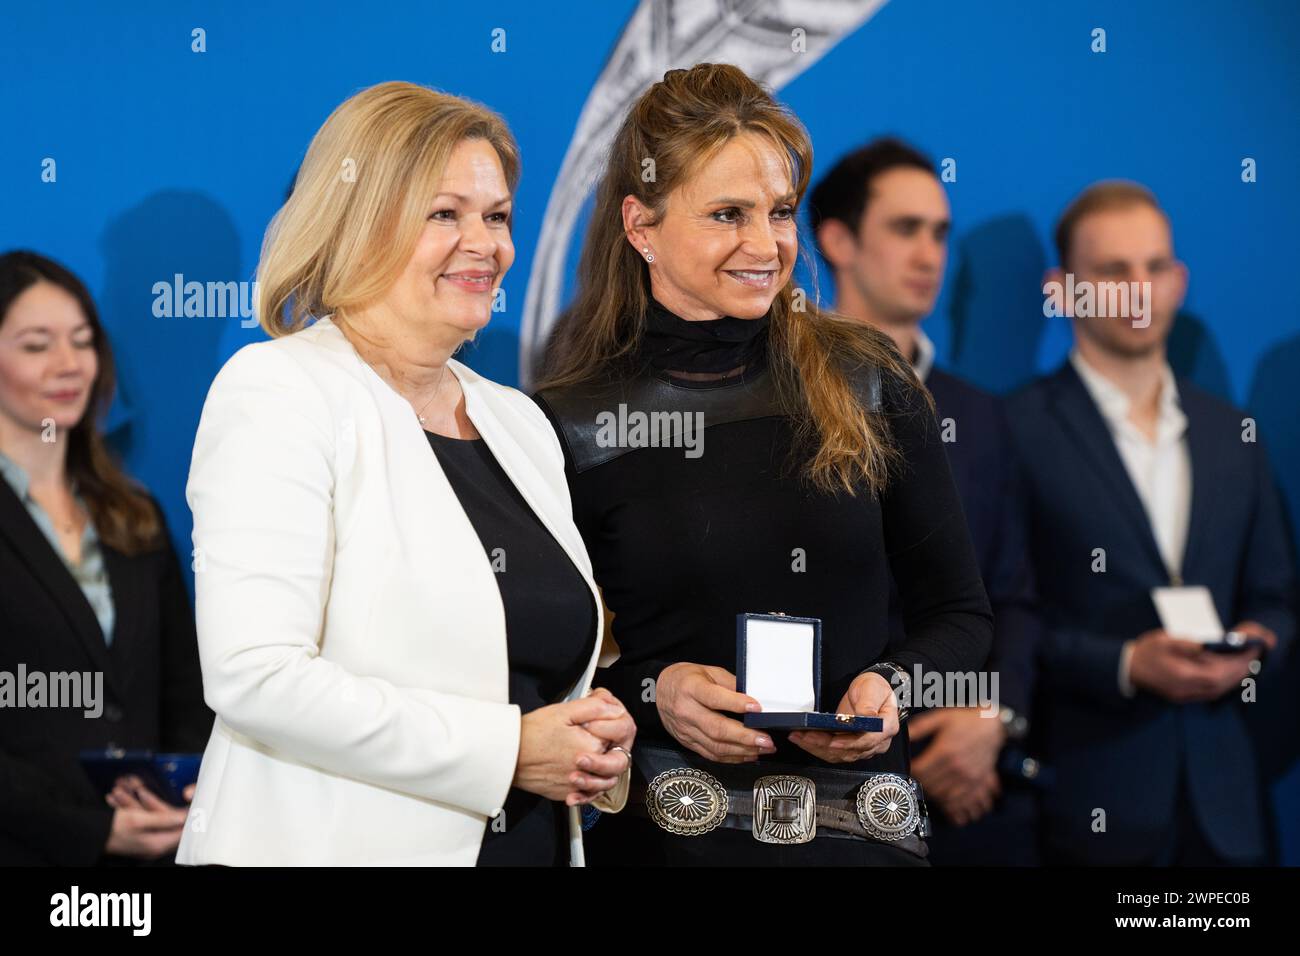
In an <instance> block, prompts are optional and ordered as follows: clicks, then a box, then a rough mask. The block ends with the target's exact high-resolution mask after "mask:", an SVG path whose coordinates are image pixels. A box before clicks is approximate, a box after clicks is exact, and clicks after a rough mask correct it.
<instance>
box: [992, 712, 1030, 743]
mask: <svg viewBox="0 0 1300 956" xmlns="http://www.w3.org/2000/svg"><path fill="white" fill-rule="evenodd" d="M998 720H1000V721H1001V722H1002V729H1003V730H1005V731H1006V732H1007V740H1024V739H1025V737H1027V736H1028V735H1029V718H1027V717H1025V716H1024V715H1023V714H1017V713H1016V712H1015V711H1014V710H1012V709H1011V708H1010V707H1005V706H1004V707H1000V708H998Z"/></svg>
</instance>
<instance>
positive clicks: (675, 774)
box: [645, 767, 731, 836]
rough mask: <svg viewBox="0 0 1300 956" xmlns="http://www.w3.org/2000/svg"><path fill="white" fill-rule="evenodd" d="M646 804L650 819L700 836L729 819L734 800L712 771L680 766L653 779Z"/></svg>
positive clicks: (680, 833) (675, 830) (677, 831)
mask: <svg viewBox="0 0 1300 956" xmlns="http://www.w3.org/2000/svg"><path fill="white" fill-rule="evenodd" d="M645 803H646V810H647V811H648V812H649V814H650V819H651V820H653V821H654V822H655V823H656V824H658V825H659V826H660V827H661V828H663V829H665V830H667V831H668V832H669V833H675V834H677V835H678V836H700V835H702V834H705V833H708V832H709V831H710V830H713V829H715V828H716V827H718V826H719V825H720V824H721V823H722V821H723V820H725V819H726V818H727V811H728V809H729V808H730V805H731V799H730V798H729V797H728V796H727V789H726V787H724V786H723V785H722V784H721V783H719V782H718V780H717V778H716V777H714V776H713V775H712V774H708V773H705V772H704V771H703V770H694V769H692V768H690V767H679V768H677V769H674V770H665V771H664V772H663V773H661V774H659V776H657V777H655V778H654V779H653V780H651V781H650V786H649V787H648V788H647V789H646V795H645Z"/></svg>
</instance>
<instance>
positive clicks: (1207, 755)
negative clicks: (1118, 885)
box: [1008, 362, 1295, 864]
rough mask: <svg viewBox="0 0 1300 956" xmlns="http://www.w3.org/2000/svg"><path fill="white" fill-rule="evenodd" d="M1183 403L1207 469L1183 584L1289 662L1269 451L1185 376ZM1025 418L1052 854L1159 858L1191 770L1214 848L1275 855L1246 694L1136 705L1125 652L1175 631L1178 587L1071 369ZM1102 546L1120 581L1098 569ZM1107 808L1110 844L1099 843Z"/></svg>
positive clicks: (1194, 509)
mask: <svg viewBox="0 0 1300 956" xmlns="http://www.w3.org/2000/svg"><path fill="white" fill-rule="evenodd" d="M1178 391H1179V396H1180V399H1181V403H1182V408H1183V412H1184V414H1185V415H1186V416H1187V419H1188V430H1187V442H1188V447H1189V451H1190V456H1191V464H1192V503H1191V515H1190V524H1189V528H1188V540H1187V546H1186V551H1185V554H1184V559H1183V566H1182V578H1183V581H1184V583H1187V584H1199V585H1204V586H1206V587H1207V588H1209V590H1210V593H1211V594H1212V595H1213V598H1214V603H1215V606H1216V608H1217V610H1218V612H1219V616H1220V617H1221V618H1222V620H1223V623H1224V626H1226V627H1231V626H1232V625H1233V624H1235V623H1236V622H1238V621H1240V620H1244V619H1247V618H1250V619H1254V620H1257V621H1259V622H1261V623H1262V624H1264V625H1266V626H1268V627H1270V628H1272V629H1273V630H1274V631H1275V632H1277V635H1278V639H1279V641H1280V650H1285V648H1286V646H1287V645H1288V644H1289V643H1290V642H1291V640H1292V637H1293V634H1294V630H1295V621H1294V618H1293V615H1292V611H1291V606H1290V601H1291V598H1292V593H1293V589H1294V571H1293V566H1292V561H1291V552H1290V547H1289V542H1288V540H1287V537H1286V534H1287V533H1286V531H1285V527H1284V524H1283V521H1282V512H1281V506H1280V502H1279V498H1278V494H1277V490H1276V487H1275V485H1274V483H1273V479H1272V475H1271V473H1270V470H1269V467H1268V459H1267V455H1266V453H1265V451H1264V448H1263V446H1262V445H1261V444H1260V443H1259V442H1248V441H1243V440H1242V432H1243V426H1242V420H1243V418H1245V417H1246V416H1245V415H1244V413H1242V412H1241V411H1239V410H1237V409H1235V408H1233V407H1232V406H1230V405H1228V404H1226V403H1224V402H1222V401H1220V400H1218V399H1216V398H1214V397H1212V396H1210V395H1209V394H1207V393H1205V392H1203V391H1201V390H1200V389H1198V388H1196V387H1195V386H1194V385H1193V384H1191V383H1190V382H1188V381H1186V380H1184V379H1179V380H1178ZM1008 417H1009V424H1010V428H1011V435H1012V439H1013V442H1014V445H1015V448H1016V451H1017V457H1018V459H1019V462H1020V464H1021V466H1022V469H1023V477H1024V480H1025V487H1026V493H1027V496H1028V502H1029V507H1030V549H1031V554H1032V557H1033V561H1034V565H1035V575H1036V585H1037V589H1038V592H1039V594H1040V597H1041V602H1042V611H1043V614H1044V623H1045V627H1046V633H1045V636H1044V642H1043V657H1042V663H1043V670H1042V674H1041V684H1042V685H1043V686H1042V691H1043V693H1042V694H1041V695H1040V698H1039V702H1038V707H1037V710H1036V714H1037V716H1038V725H1039V729H1040V730H1041V731H1042V733H1043V741H1044V745H1045V747H1046V754H1045V756H1046V759H1047V760H1048V761H1049V762H1050V763H1051V764H1052V766H1053V767H1054V769H1055V772H1056V776H1055V786H1054V787H1052V788H1051V789H1050V790H1049V792H1048V794H1047V797H1046V800H1045V804H1044V811H1045V816H1046V820H1045V823H1046V837H1047V843H1048V847H1049V849H1050V850H1051V851H1054V855H1056V856H1057V857H1058V858H1061V859H1065V860H1073V861H1077V862H1086V863H1102V864H1128V863H1141V862H1146V861H1149V860H1151V859H1153V858H1154V857H1155V856H1156V855H1157V854H1158V853H1159V852H1160V850H1161V849H1162V846H1163V841H1164V840H1165V839H1167V837H1168V834H1169V828H1170V826H1171V825H1172V822H1173V821H1174V819H1175V813H1174V810H1175V801H1176V800H1178V799H1180V798H1179V774H1180V769H1182V770H1185V775H1186V782H1185V786H1186V789H1187V796H1186V799H1187V800H1188V802H1189V803H1190V805H1191V806H1190V808H1189V809H1190V810H1191V811H1192V812H1193V813H1194V816H1195V819H1196V820H1197V822H1198V823H1199V824H1200V828H1201V830H1202V832H1203V833H1204V835H1205V838H1206V839H1207V840H1208V841H1209V843H1210V845H1211V846H1212V848H1213V849H1214V850H1215V851H1217V852H1218V853H1219V854H1220V855H1222V856H1223V857H1226V858H1228V859H1230V860H1239V861H1252V860H1259V859H1262V858H1264V857H1265V855H1266V851H1267V847H1266V839H1265V832H1264V825H1263V824H1264V813H1263V809H1262V808H1263V798H1264V794H1263V788H1262V786H1261V783H1260V780H1259V772H1258V770H1259V768H1258V766H1257V761H1256V757H1255V748H1254V742H1253V741H1252V740H1251V736H1250V733H1249V732H1248V730H1247V726H1246V722H1245V720H1244V709H1245V707H1246V706H1247V705H1246V704H1245V703H1243V701H1242V700H1241V694H1240V693H1229V694H1227V695H1225V696H1224V697H1222V698H1221V699H1219V700H1217V701H1214V702H1211V703H1204V704H1202V703H1197V704H1181V705H1180V704H1174V703H1171V702H1169V701H1166V700H1164V699H1163V698H1160V697H1157V696H1155V695H1153V694H1150V693H1147V692H1145V691H1142V690H1139V691H1138V692H1137V695H1136V696H1135V697H1133V698H1127V697H1125V696H1123V695H1122V694H1121V693H1120V689H1119V684H1118V673H1119V658H1120V648H1121V646H1122V644H1123V642H1124V641H1126V640H1128V639H1130V638H1134V637H1137V636H1138V635H1139V634H1141V633H1143V632H1144V631H1147V630H1150V629H1152V628H1156V627H1159V626H1160V621H1159V618H1158V616H1157V615H1156V611H1155V607H1154V606H1153V604H1152V602H1151V598H1150V591H1151V588H1153V587H1156V586H1162V585H1168V584H1170V583H1171V582H1170V580H1169V576H1168V573H1167V571H1166V569H1165V566H1164V562H1163V561H1162V560H1161V557H1160V552H1159V549H1158V547H1157V545H1156V541H1155V538H1154V535H1153V533H1152V530H1151V526H1150V524H1149V522H1148V520H1147V517H1146V512H1145V510H1144V509H1143V507H1142V502H1141V499H1140V498H1139V497H1138V493H1137V490H1136V489H1135V488H1134V486H1133V484H1132V482H1131V481H1130V480H1129V477H1128V473H1127V471H1126V470H1125V468H1124V464H1123V460H1122V459H1121V458H1120V455H1119V451H1118V449H1117V448H1116V447H1115V444H1114V441H1113V440H1112V438H1111V435H1110V431H1109V429H1108V428H1107V425H1106V423H1105V420H1104V419H1103V418H1102V415H1101V412H1100V411H1099V410H1098V409H1097V407H1096V405H1095V404H1094V403H1093V401H1092V397H1091V395H1090V394H1089V393H1088V391H1087V389H1086V387H1085V386H1084V384H1083V382H1082V381H1081V380H1080V379H1079V377H1078V375H1077V374H1076V373H1075V371H1074V368H1073V367H1072V366H1071V365H1070V364H1069V362H1066V363H1065V364H1064V365H1063V366H1062V367H1061V368H1060V369H1059V370H1058V371H1056V372H1055V373H1053V374H1052V375H1050V376H1047V377H1046V378H1043V379H1040V380H1038V381H1037V382H1034V383H1032V384H1031V385H1029V386H1026V387H1025V388H1024V389H1022V390H1020V391H1019V392H1018V393H1016V394H1015V395H1014V396H1013V397H1012V398H1011V399H1010V400H1009V404H1008ZM1098 548H1102V549H1104V550H1105V562H1106V563H1105V572H1104V573H1102V572H1094V571H1093V570H1092V568H1093V565H1094V549H1098ZM1275 656H1276V655H1275ZM1276 663H1278V661H1272V662H1269V663H1266V664H1265V666H1266V667H1267V666H1270V664H1276ZM1096 810H1102V811H1104V812H1105V832H1104V833H1099V832H1094V829H1093V825H1094V824H1093V821H1094V818H1095V811H1096Z"/></svg>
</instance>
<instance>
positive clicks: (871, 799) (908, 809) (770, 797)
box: [645, 767, 929, 844]
mask: <svg viewBox="0 0 1300 956" xmlns="http://www.w3.org/2000/svg"><path fill="white" fill-rule="evenodd" d="M853 776H854V778H855V779H863V778H865V779H863V782H862V784H861V785H860V786H858V787H857V791H856V794H854V795H853V798H852V799H851V800H850V799H841V800H834V799H823V800H821V801H819V800H818V797H817V783H816V781H814V780H813V779H811V778H810V777H807V776H803V775H801V774H794V773H782V774H771V775H768V776H762V777H759V778H758V779H757V780H755V781H754V783H753V790H752V793H746V792H743V791H737V790H734V789H733V790H731V791H728V789H727V787H725V786H724V785H723V784H722V782H721V781H720V780H718V779H717V778H716V777H715V776H713V775H712V774H710V773H708V772H707V771H704V770H700V769H697V768H694V767H673V768H671V769H669V770H665V771H662V772H660V773H659V774H657V775H656V776H655V777H654V779H653V780H651V781H650V785H649V786H648V787H647V788H646V792H645V810H646V813H647V815H648V816H649V817H650V819H651V820H652V821H654V823H655V824H656V825H657V826H659V827H660V828H661V829H663V830H666V831H667V832H669V833H673V834H676V835H677V836H700V835H702V834H705V833H708V832H710V831H712V830H714V829H716V828H717V827H719V826H722V825H723V824H724V823H725V822H726V821H727V818H728V815H731V817H732V818H733V820H734V819H736V818H739V817H750V818H752V831H753V835H754V839H756V840H759V841H760V842H763V843H778V844H797V843H807V842H809V841H810V840H812V839H813V838H814V837H815V836H816V835H817V829H818V826H819V825H820V826H822V827H823V828H825V829H827V830H829V831H832V832H830V833H828V835H833V836H841V835H849V836H856V837H859V838H867V839H872V840H879V841H882V842H886V843H894V842H898V841H902V840H904V839H905V838H908V837H912V836H913V835H915V837H916V838H917V839H920V838H924V837H926V836H928V835H929V820H928V817H927V815H926V812H925V802H924V797H923V796H922V794H921V792H920V787H919V785H918V784H917V783H916V782H915V781H914V780H911V779H910V778H908V777H905V776H903V775H901V774H897V773H867V774H862V773H856V774H854V775H853ZM841 789H843V788H841ZM848 793H852V790H851V788H850V789H849V790H848ZM846 796H847V793H846ZM732 825H733V826H734V825H735V824H734V823H733V824H732ZM909 842H914V841H909Z"/></svg>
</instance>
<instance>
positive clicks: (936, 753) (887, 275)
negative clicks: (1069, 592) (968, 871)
mask: <svg viewBox="0 0 1300 956" xmlns="http://www.w3.org/2000/svg"><path fill="white" fill-rule="evenodd" d="M811 206H812V212H811V217H812V226H813V230H814V232H815V234H816V236H817V243H818V248H819V251H820V252H821V254H822V257H823V259H824V260H825V261H826V262H827V264H828V265H829V266H830V267H831V268H832V269H834V271H835V282H836V290H837V293H838V294H837V298H836V302H835V311H837V312H839V313H841V314H843V315H846V316H849V317H851V318H854V319H857V320H859V321H861V322H866V323H869V324H870V325H872V326H874V327H876V328H878V329H879V330H881V331H882V332H884V333H885V334H887V335H889V336H890V337H891V338H892V339H893V340H894V343H895V344H896V345H897V346H898V348H899V351H900V352H902V354H903V355H904V356H906V357H908V358H910V359H911V362H912V365H913V367H914V368H915V370H916V373H917V376H918V377H919V378H920V379H921V381H922V382H924V383H925V385H926V386H927V388H929V390H930V393H931V394H932V395H933V396H934V400H935V404H936V406H937V409H938V412H939V418H940V426H941V432H942V434H943V438H944V441H945V442H946V443H947V450H948V462H949V465H950V466H951V468H952V471H953V477H954V479H955V480H956V483H957V488H958V491H959V492H960V494H961V498H962V505H963V508H964V510H965V512H966V519H967V522H968V524H969V526H970V532H971V540H972V541H973V542H974V544H975V548H976V551H977V553H978V556H979V560H980V569H981V572H982V574H983V577H984V585H985V589H986V590H987V591H988V595H989V600H990V602H991V604H992V606H993V611H994V615H995V619H996V626H995V633H994V647H993V652H992V654H991V656H990V661H989V671H990V672H991V673H996V674H997V676H998V687H997V691H998V697H999V703H1000V704H1001V706H1000V707H998V708H997V709H996V710H995V709H994V708H993V707H989V708H981V707H978V706H969V704H970V703H971V702H969V701H968V702H965V703H967V704H968V706H954V703H955V702H952V701H949V702H947V706H944V707H940V708H935V709H930V710H928V711H926V712H924V713H920V714H916V715H915V716H913V717H911V718H909V723H908V733H909V736H910V739H911V741H912V744H913V747H914V748H916V745H917V744H918V743H921V744H923V745H924V749H923V750H921V751H920V753H919V755H918V756H916V757H915V759H914V761H913V763H912V773H913V775H914V776H915V777H916V778H917V779H918V780H919V781H920V782H921V785H922V786H923V787H924V788H925V792H926V797H927V799H928V800H929V802H930V803H931V805H932V806H937V807H938V808H939V809H940V810H942V815H941V816H939V817H938V818H937V820H936V822H935V831H934V833H933V835H932V837H931V838H930V840H929V843H930V854H931V856H930V858H931V860H932V861H933V862H935V863H937V864H960V863H970V864H1022V865H1028V864H1033V863H1035V862H1036V861H1037V851H1036V846H1035V842H1034V830H1035V825H1034V804H1035V800H1034V796H1033V794H1032V791H1031V790H1030V789H1029V788H1028V787H1027V786H1026V785H1025V784H1026V777H1027V776H1028V777H1033V776H1034V775H1035V774H1036V772H1037V764H1036V762H1035V761H1033V760H1030V759H1028V758H1027V757H1026V756H1025V754H1024V751H1023V750H1022V749H1021V746H1022V743H1023V740H1024V738H1025V736H1026V734H1027V731H1028V719H1029V704H1030V696H1031V688H1032V684H1033V653H1034V643H1035V634H1036V619H1035V618H1034V617H1033V614H1032V610H1031V603H1032V588H1031V581H1030V577H1029V573H1028V566H1027V564H1026V563H1025V561H1024V557H1023V556H1024V527H1023V521H1022V520H1021V515H1020V513H1019V501H1020V496H1019V494H1018V493H1017V491H1016V489H1015V487H1014V481H1015V473H1014V470H1013V469H1011V468H1010V467H1008V462H1009V457H1010V456H1009V455H1008V453H1007V452H1008V439H1007V433H1006V427H1005V423H1004V421H1003V417H1002V413H1001V410H1000V408H999V406H998V403H997V400H996V399H995V398H994V397H993V396H991V395H988V394H986V393H984V392H982V391H980V390H979V389H977V388H975V387H973V386H971V385H969V384H967V383H966V382H964V381H962V380H961V379H959V378H957V377H956V376H954V375H949V374H948V373H946V372H943V371H940V370H939V369H937V368H935V367H934V345H933V344H932V343H931V342H930V339H929V338H928V337H927V336H926V334H925V333H924V332H923V331H922V330H921V321H922V319H924V318H925V317H926V316H927V315H929V314H930V312H931V311H932V310H933V308H934V303H935V300H936V298H937V297H938V295H939V290H940V287H941V286H942V284H943V273H944V265H945V261H946V258H947V244H948V231H949V226H950V222H951V219H950V215H949V211H948V200H947V197H946V196H945V195H944V190H943V186H942V185H941V184H940V182H939V179H938V177H937V175H936V173H935V169H934V166H933V165H932V164H931V162H930V161H929V159H927V158H926V157H925V156H924V155H922V154H921V153H919V152H918V151H917V150H915V149H913V148H912V147H910V146H908V145H907V144H905V143H902V142H900V141H898V140H894V139H881V140H877V141H875V142H873V143H870V144H868V145H867V146H864V147H862V148H861V149H859V150H857V151H856V152H854V153H851V154H849V155H848V156H846V157H844V158H843V159H842V160H840V162H839V163H838V164H837V165H836V166H835V167H834V169H832V170H831V171H830V172H829V173H828V174H827V175H826V177H825V178H824V179H822V180H821V182H819V183H818V184H817V186H816V187H815V188H814V189H813V192H812V196H811ZM890 620H891V627H892V628H893V631H894V637H895V639H897V637H898V636H900V635H901V633H902V619H901V615H900V613H899V606H898V602H897V600H895V601H894V603H893V607H892V613H891V615H890ZM990 687H991V685H990ZM916 692H917V689H916V688H914V693H916ZM981 711H983V715H982V714H981ZM1000 768H1001V769H1000ZM1004 784H1005V785H1006V786H1005V787H1004Z"/></svg>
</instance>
